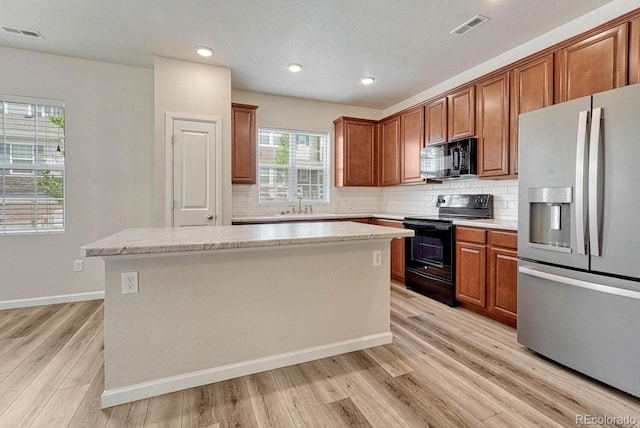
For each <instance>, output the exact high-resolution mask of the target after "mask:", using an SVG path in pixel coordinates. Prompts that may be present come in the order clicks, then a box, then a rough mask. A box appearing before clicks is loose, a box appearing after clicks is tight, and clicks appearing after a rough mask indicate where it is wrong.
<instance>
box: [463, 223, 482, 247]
mask: <svg viewBox="0 0 640 428" xmlns="http://www.w3.org/2000/svg"><path fill="white" fill-rule="evenodd" d="M456 241H465V242H475V243H476V244H486V243H487V231H486V230H484V229H474V228H471V227H460V226H456Z"/></svg>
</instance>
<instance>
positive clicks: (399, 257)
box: [373, 218, 404, 284]
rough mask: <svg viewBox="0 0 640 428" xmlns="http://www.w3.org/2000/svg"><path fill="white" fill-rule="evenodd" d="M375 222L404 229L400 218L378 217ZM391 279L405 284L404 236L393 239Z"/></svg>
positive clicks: (379, 224)
mask: <svg viewBox="0 0 640 428" xmlns="http://www.w3.org/2000/svg"><path fill="white" fill-rule="evenodd" d="M373 224H377V225H378V226H387V227H396V228H399V229H404V226H403V225H402V222H401V221H398V220H383V219H378V218H377V219H375V220H374V221H373ZM391 279H393V280H394V281H398V282H401V283H403V284H404V238H395V239H392V240H391Z"/></svg>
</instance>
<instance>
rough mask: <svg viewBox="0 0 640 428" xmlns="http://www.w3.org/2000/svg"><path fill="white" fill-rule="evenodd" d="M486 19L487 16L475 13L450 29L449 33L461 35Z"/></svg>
mask: <svg viewBox="0 0 640 428" xmlns="http://www.w3.org/2000/svg"><path fill="white" fill-rule="evenodd" d="M488 20H489V18H487V17H486V16H482V15H476V16H474V17H473V18H471V19H470V20H468V21H467V22H465V23H464V24H462V25H461V26H459V27H457V28H455V29H454V30H452V31H451V32H450V33H449V34H457V35H459V36H462V35H464V34H467V33H468V32H469V31H471V30H473V29H474V28H477V27H478V26H479V25H480V24H483V23H485V22H487V21H488Z"/></svg>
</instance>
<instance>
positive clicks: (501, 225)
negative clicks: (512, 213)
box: [453, 218, 518, 232]
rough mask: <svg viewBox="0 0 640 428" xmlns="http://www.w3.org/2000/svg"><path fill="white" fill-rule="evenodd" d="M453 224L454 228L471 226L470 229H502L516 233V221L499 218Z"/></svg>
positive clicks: (455, 222)
mask: <svg viewBox="0 0 640 428" xmlns="http://www.w3.org/2000/svg"><path fill="white" fill-rule="evenodd" d="M453 224H454V225H456V226H471V227H484V228H487V229H502V230H513V231H514V232H517V231H518V221H517V220H502V219H499V218H492V219H488V220H454V221H453Z"/></svg>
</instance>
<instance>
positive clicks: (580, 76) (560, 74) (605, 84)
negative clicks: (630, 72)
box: [556, 23, 628, 103]
mask: <svg viewBox="0 0 640 428" xmlns="http://www.w3.org/2000/svg"><path fill="white" fill-rule="evenodd" d="M627 28H628V24H627V23H624V24H622V25H619V26H617V27H614V28H611V29H609V30H606V31H603V32H601V33H598V34H596V35H593V36H591V37H588V38H586V39H584V40H580V41H578V42H576V43H574V44H572V45H570V46H567V47H565V48H563V49H560V50H559V51H558V52H557V53H556V73H557V84H558V89H559V90H558V91H557V93H556V102H557V103H558V102H564V101H569V100H573V99H576V98H580V97H584V96H586V95H591V94H595V93H596V92H602V91H607V90H609V89H614V88H618V87H621V86H624V85H626V84H627V64H628V62H627V46H628V39H627V37H628V36H627V34H628V31H627Z"/></svg>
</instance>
